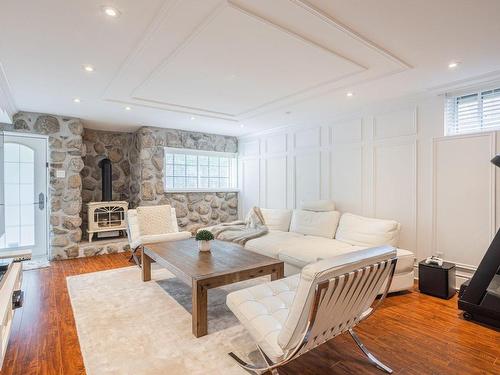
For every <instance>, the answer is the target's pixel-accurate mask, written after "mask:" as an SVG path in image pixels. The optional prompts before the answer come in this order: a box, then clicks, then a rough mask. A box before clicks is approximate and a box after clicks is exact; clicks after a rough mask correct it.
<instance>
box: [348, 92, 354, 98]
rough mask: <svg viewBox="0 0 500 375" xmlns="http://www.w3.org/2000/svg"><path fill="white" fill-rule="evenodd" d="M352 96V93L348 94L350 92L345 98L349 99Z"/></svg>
mask: <svg viewBox="0 0 500 375" xmlns="http://www.w3.org/2000/svg"><path fill="white" fill-rule="evenodd" d="M353 95H354V94H353V93H352V92H350V91H349V92H348V93H347V94H346V96H347V97H348V98H350V97H351V96H353Z"/></svg>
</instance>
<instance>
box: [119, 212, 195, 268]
mask: <svg viewBox="0 0 500 375" xmlns="http://www.w3.org/2000/svg"><path fill="white" fill-rule="evenodd" d="M127 227H128V230H127V235H128V241H129V243H130V250H131V251H132V256H131V259H133V260H134V261H135V263H136V264H137V265H138V266H139V267H140V266H141V265H140V260H139V257H138V256H137V251H138V250H142V248H143V247H144V245H146V244H150V243H158V242H165V241H179V240H185V239H187V238H190V237H191V232H186V231H184V232H179V227H178V225H177V217H176V215H175V208H173V207H171V206H169V205H162V206H141V207H137V209H135V210H128V211H127Z"/></svg>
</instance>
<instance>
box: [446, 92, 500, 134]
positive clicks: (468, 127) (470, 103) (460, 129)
mask: <svg viewBox="0 0 500 375" xmlns="http://www.w3.org/2000/svg"><path fill="white" fill-rule="evenodd" d="M445 121H446V135H455V134H464V133H475V132H483V131H492V130H499V129H500V88H497V89H493V90H487V91H480V92H475V93H470V94H466V95H460V96H448V97H447V99H446V113H445Z"/></svg>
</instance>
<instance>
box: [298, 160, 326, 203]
mask: <svg viewBox="0 0 500 375" xmlns="http://www.w3.org/2000/svg"><path fill="white" fill-rule="evenodd" d="M320 164H321V163H320V153H319V152H314V153H307V154H300V155H295V168H294V172H295V173H294V176H295V207H299V206H300V202H301V201H311V200H317V199H320V193H321V192H320V190H321V188H320V186H321V177H320V170H321V166H320Z"/></svg>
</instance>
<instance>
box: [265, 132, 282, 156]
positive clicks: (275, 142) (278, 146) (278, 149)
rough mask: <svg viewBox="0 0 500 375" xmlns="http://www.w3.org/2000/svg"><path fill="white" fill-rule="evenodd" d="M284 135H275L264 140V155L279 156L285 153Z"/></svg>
mask: <svg viewBox="0 0 500 375" xmlns="http://www.w3.org/2000/svg"><path fill="white" fill-rule="evenodd" d="M286 144H287V137H286V134H275V135H271V136H269V137H267V138H266V153H268V154H281V153H284V152H286V149H287V147H286Z"/></svg>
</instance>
